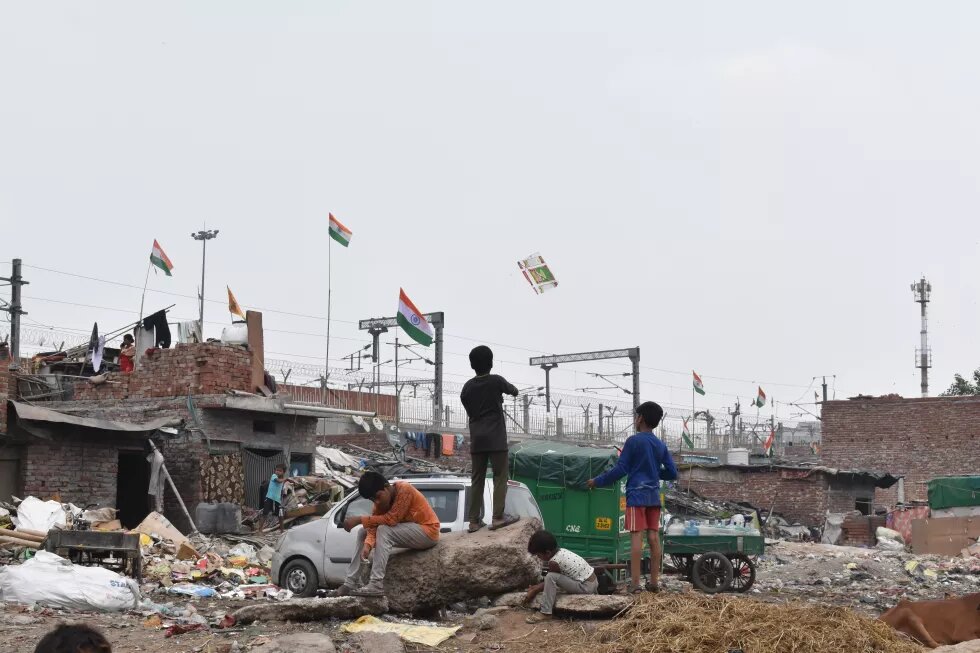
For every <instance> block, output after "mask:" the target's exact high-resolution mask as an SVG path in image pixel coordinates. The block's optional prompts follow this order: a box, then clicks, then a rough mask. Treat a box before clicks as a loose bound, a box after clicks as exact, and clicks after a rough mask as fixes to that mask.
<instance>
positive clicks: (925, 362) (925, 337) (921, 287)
mask: <svg viewBox="0 0 980 653" xmlns="http://www.w3.org/2000/svg"><path fill="white" fill-rule="evenodd" d="M931 293H932V284H930V283H929V282H928V281H926V278H925V277H922V279H920V280H919V282H918V283H913V284H912V295H913V296H914V297H915V302H916V303H917V304H919V306H921V307H922V311H921V312H922V328H921V329H920V330H919V338H920V339H921V342H920V347H919V349H917V350H916V352H915V359H916V363H915V366H916V367H918V368H919V370H920V371H921V373H922V381H921V383H920V389H921V390H922V396H923V397H928V396H929V368H930V367H932V350H930V349H929V328H928V325H929V322H928V320H927V319H926V304H928V303H929V295H930V294H931Z"/></svg>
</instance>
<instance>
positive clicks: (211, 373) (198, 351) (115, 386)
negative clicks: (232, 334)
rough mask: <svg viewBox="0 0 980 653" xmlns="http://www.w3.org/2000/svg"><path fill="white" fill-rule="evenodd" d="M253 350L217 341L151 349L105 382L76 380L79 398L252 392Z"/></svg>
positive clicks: (75, 391)
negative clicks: (134, 366) (136, 363)
mask: <svg viewBox="0 0 980 653" xmlns="http://www.w3.org/2000/svg"><path fill="white" fill-rule="evenodd" d="M251 365H252V354H251V353H250V352H249V351H248V350H247V349H245V348H243V347H239V346H232V345H222V344H217V343H202V344H178V345H176V346H175V347H174V348H173V349H154V350H151V353H150V354H149V355H147V356H144V357H143V360H142V361H141V362H140V367H139V368H138V369H136V370H135V371H133V372H132V373H131V374H116V373H113V374H110V375H109V378H108V382H107V383H104V384H102V385H92V384H91V383H88V382H84V381H83V382H80V383H76V384H75V390H74V398H75V399H76V400H79V401H86V400H109V399H117V400H118V399H146V398H151V397H180V396H186V395H211V394H221V393H223V392H225V391H226V390H242V391H245V392H252V391H253V390H254V388H252V387H251V386H252V380H251Z"/></svg>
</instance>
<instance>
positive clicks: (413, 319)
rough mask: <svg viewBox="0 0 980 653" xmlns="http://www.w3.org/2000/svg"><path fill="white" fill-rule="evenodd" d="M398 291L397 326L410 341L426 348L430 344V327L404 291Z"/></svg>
mask: <svg viewBox="0 0 980 653" xmlns="http://www.w3.org/2000/svg"><path fill="white" fill-rule="evenodd" d="M399 290H400V292H399V296H398V317H397V320H398V326H400V327H401V328H402V329H404V330H405V333H407V334H408V335H409V336H410V337H411V338H412V340H414V341H415V342H417V343H419V344H420V345H423V346H425V347H428V346H429V345H431V344H432V325H430V324H429V323H428V321H426V319H425V318H424V317H423V316H422V311H420V310H419V309H418V307H416V306H415V304H413V303H412V300H411V299H409V298H408V295H406V294H405V291H404V290H401V289H399Z"/></svg>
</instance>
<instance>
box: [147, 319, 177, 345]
mask: <svg viewBox="0 0 980 653" xmlns="http://www.w3.org/2000/svg"><path fill="white" fill-rule="evenodd" d="M143 329H144V330H146V331H153V332H154V336H153V343H154V346H155V347H160V348H161V349H170V343H172V342H173V339H172V338H171V335H170V325H169V324H167V311H157V312H156V313H154V314H152V315H150V316H149V317H145V318H143Z"/></svg>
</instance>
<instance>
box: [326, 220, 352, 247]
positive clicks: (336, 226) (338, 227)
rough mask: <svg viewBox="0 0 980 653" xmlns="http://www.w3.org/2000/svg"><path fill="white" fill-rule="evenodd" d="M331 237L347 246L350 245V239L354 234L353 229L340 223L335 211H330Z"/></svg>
mask: <svg viewBox="0 0 980 653" xmlns="http://www.w3.org/2000/svg"><path fill="white" fill-rule="evenodd" d="M329 215H330V237H331V238H333V239H334V240H336V241H337V242H338V243H340V244H341V245H343V246H344V247H347V246H348V245H350V239H351V236H352V235H353V234H352V233H351V230H350V229H348V228H347V227H345V226H344V225H342V224H341V223H340V220H338V219H337V218H335V217H333V213H330V214H329Z"/></svg>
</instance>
